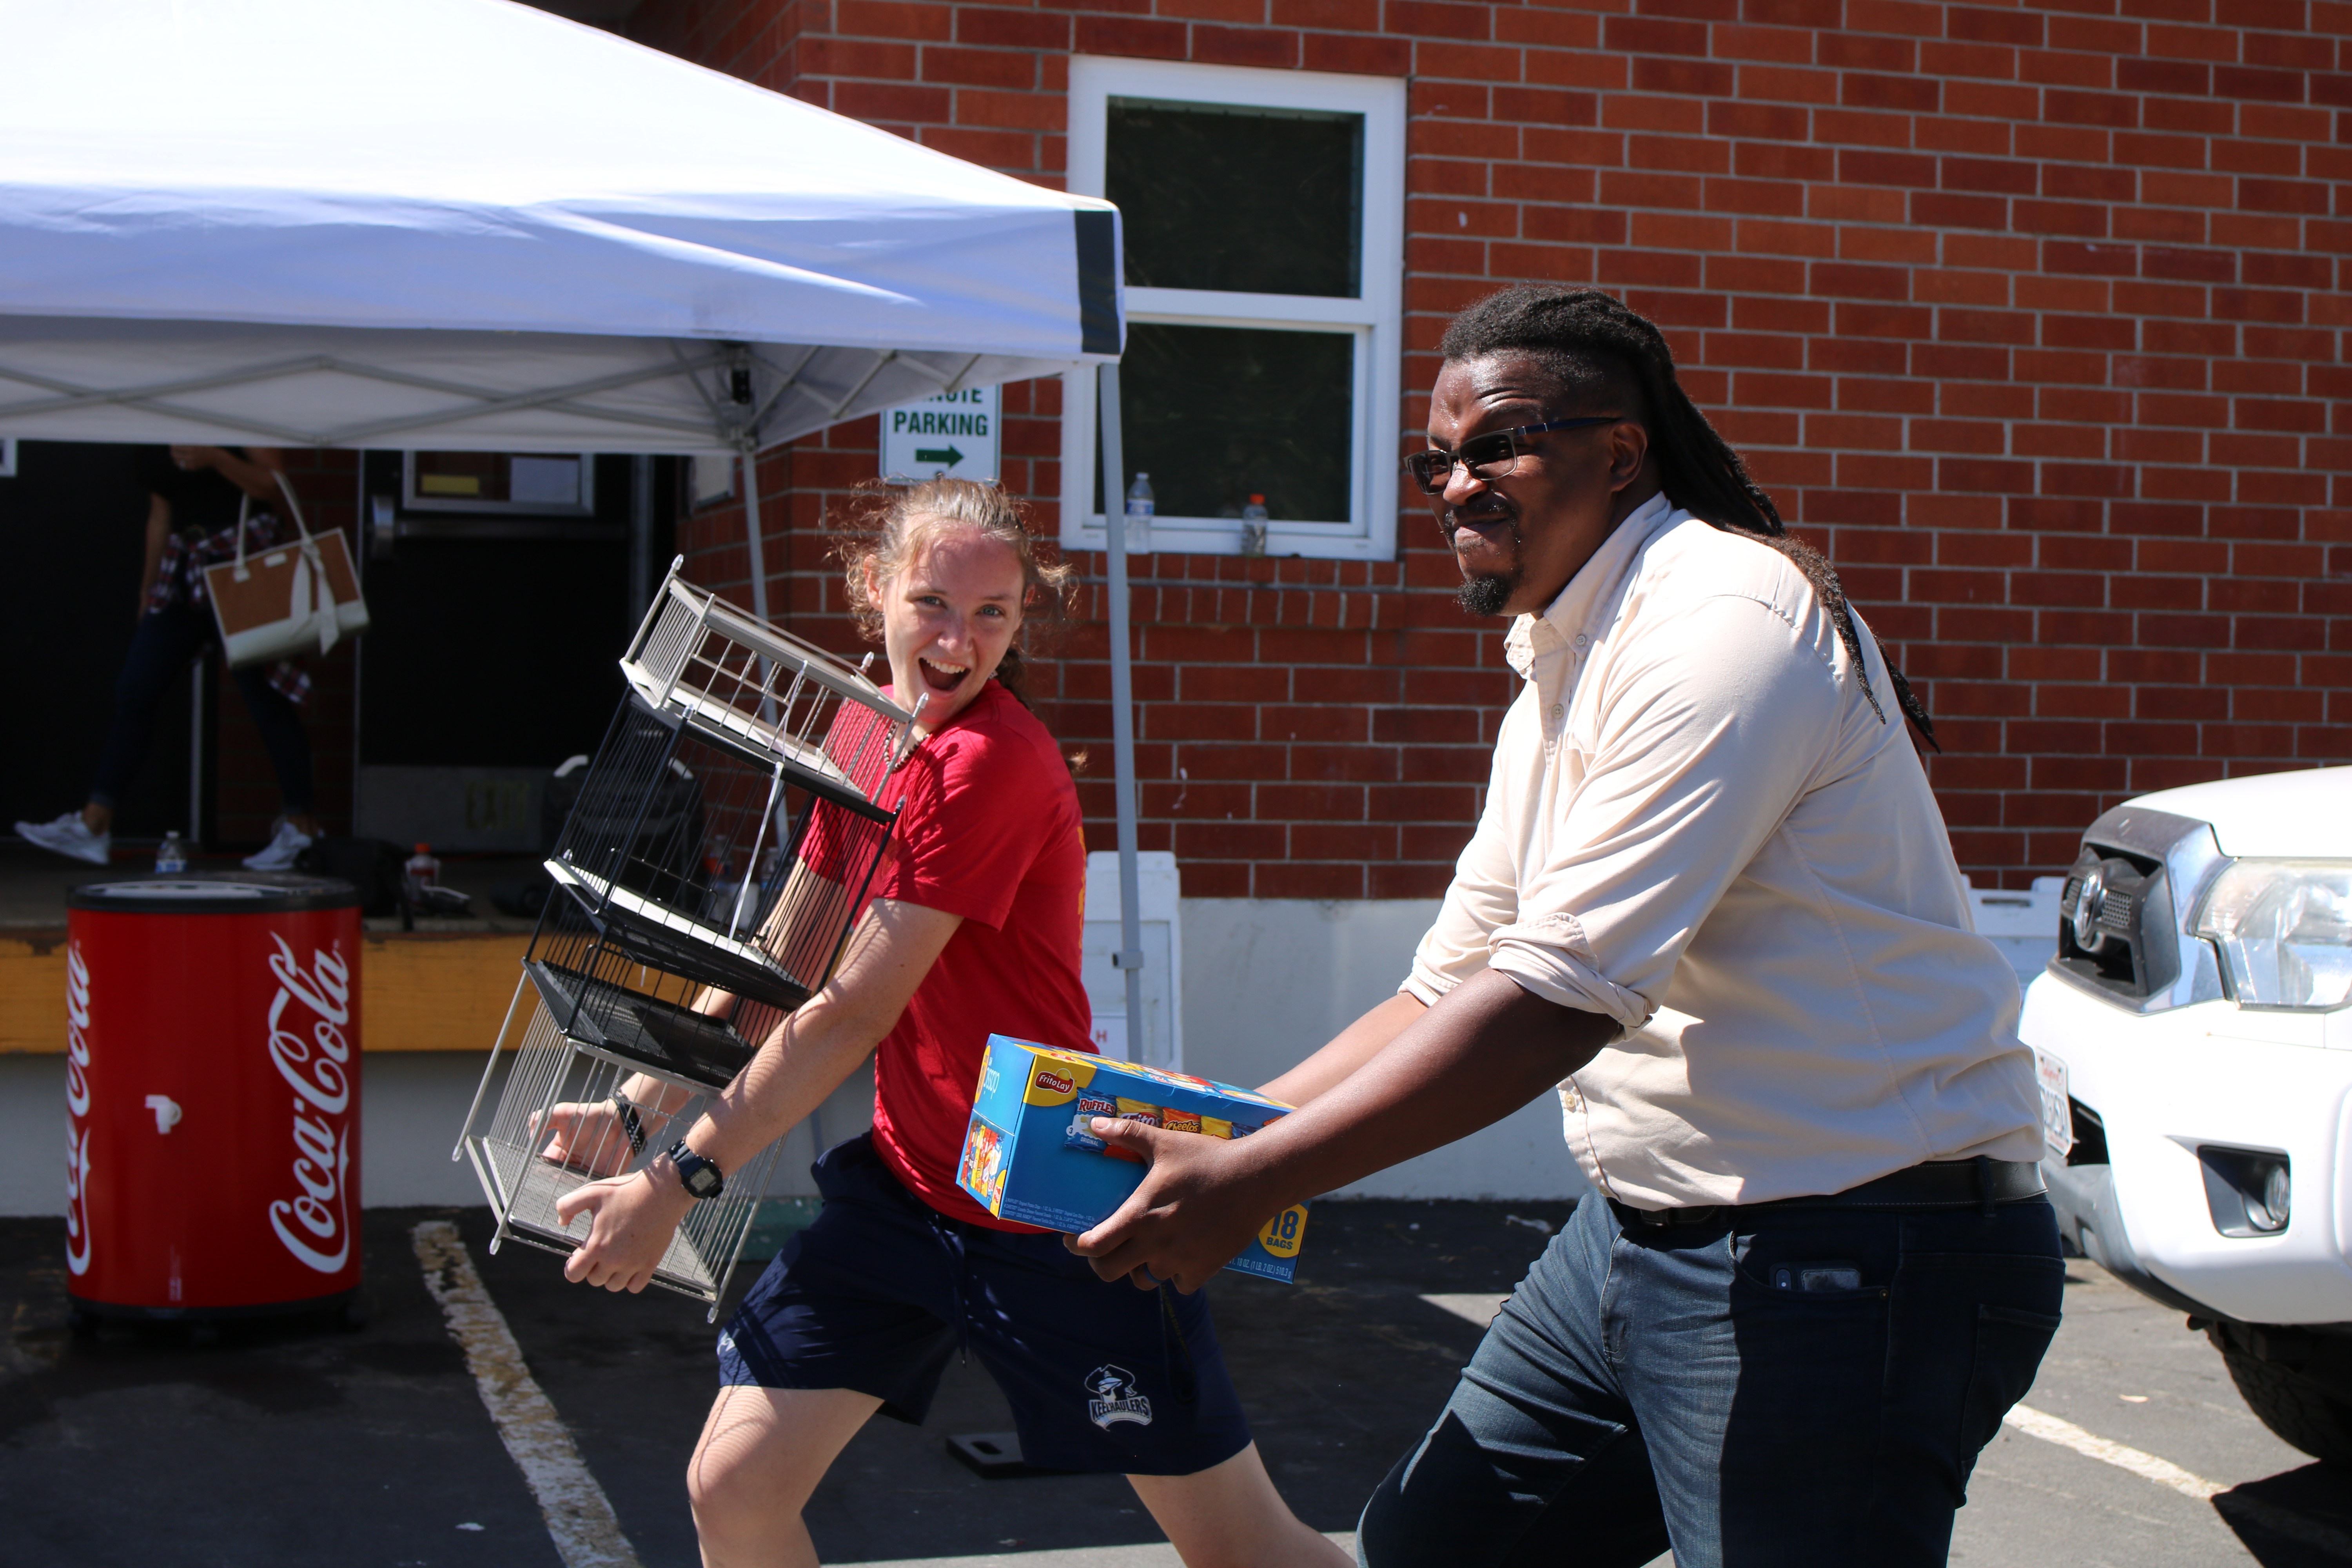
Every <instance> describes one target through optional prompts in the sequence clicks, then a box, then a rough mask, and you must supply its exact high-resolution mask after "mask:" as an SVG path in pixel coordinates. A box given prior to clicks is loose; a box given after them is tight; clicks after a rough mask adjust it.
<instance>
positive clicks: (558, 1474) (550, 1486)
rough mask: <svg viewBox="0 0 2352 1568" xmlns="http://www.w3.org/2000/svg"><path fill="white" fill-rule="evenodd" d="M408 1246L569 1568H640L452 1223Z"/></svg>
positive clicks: (432, 1223)
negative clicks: (491, 1298)
mask: <svg viewBox="0 0 2352 1568" xmlns="http://www.w3.org/2000/svg"><path fill="white" fill-rule="evenodd" d="M409 1238H410V1240H411V1241H413V1242H414V1243H415V1247H416V1261H417V1262H419V1263H420V1264H423V1265H424V1267H425V1289H427V1290H430V1291H431V1292H432V1293H433V1299H434V1300H436V1301H438V1302H440V1303H441V1312H442V1315H443V1316H444V1317H446V1319H448V1321H449V1332H450V1335H451V1336H452V1337H453V1338H455V1339H456V1340H457V1343H458V1344H459V1345H460V1346H462V1347H463V1348H464V1350H465V1352H466V1366H467V1370H468V1371H470V1372H471V1373H473V1374H474V1386H475V1387H476V1388H477V1389H478V1390H480V1392H481V1395H482V1403H483V1405H486V1406H488V1409H489V1412H490V1419H491V1420H492V1421H494V1422H496V1423H497V1424H498V1428H499V1440H500V1441H502V1442H504V1443H505V1444H506V1446H507V1452H508V1453H509V1454H510V1455H512V1456H513V1457H514V1462H515V1465H516V1467H517V1468H520V1470H521V1471H522V1478H523V1480H524V1481H525V1482H526V1483H528V1484H529V1485H530V1495H531V1496H532V1497H534V1498H536V1499H537V1500H539V1511H540V1513H541V1515H542V1516H543V1517H545V1519H546V1520H547V1533H548V1534H549V1535H550V1536H551V1537H552V1538H553V1539H554V1542H555V1550H556V1553H557V1555H559V1556H560V1557H562V1559H563V1564H564V1568H639V1564H638V1562H637V1554H636V1552H635V1549H634V1548H632V1547H631V1546H630V1545H629V1540H628V1537H626V1536H625V1535H623V1534H622V1533H621V1521H620V1520H619V1519H618V1518H617V1517H616V1516H615V1515H614V1512H613V1504H612V1502H611V1500H609V1499H607V1498H606V1497H605V1496H604V1488H603V1487H600V1486H598V1485H597V1484H596V1478H595V1477H594V1476H593V1475H592V1474H590V1473H589V1469H588V1466H587V1462H586V1461H585V1460H583V1459H582V1458H581V1457H580V1448H579V1445H577V1444H575V1443H574V1442H572V1434H571V1432H570V1431H569V1430H567V1429H566V1428H565V1426H564V1425H563V1418H562V1416H560V1415H556V1413H555V1405H554V1404H553V1403H552V1402H551V1401H550V1400H549V1398H548V1397H547V1395H546V1394H545V1393H544V1392H543V1391H542V1390H541V1388H540V1386H539V1384H537V1383H536V1382H535V1381H533V1380H532V1378H531V1375H530V1368H529V1367H527V1366H525V1365H524V1364H523V1359H522V1347H521V1346H520V1345H519V1344H517V1343H515V1337H514V1331H512V1330H510V1329H509V1328H508V1327H507V1321H506V1319H505V1318H503V1317H501V1316H499V1309H498V1305H497V1303H496V1302H494V1301H492V1300H490V1293H489V1292H488V1290H485V1289H482V1279H481V1276H480V1275H478V1274H477V1273H475V1272H474V1260H473V1258H470V1257H468V1256H467V1252H466V1243H465V1241H464V1240H463V1239H462V1238H461V1237H459V1236H458V1235H457V1226H454V1225H451V1224H450V1223H449V1222H448V1221H447V1220H440V1219H430V1220H426V1221H425V1223H424V1224H422V1225H420V1226H417V1227H416V1228H415V1230H414V1231H412V1232H410V1233H409Z"/></svg>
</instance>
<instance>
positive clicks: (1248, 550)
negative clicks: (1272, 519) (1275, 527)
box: [1242, 495, 1266, 555]
mask: <svg viewBox="0 0 2352 1568" xmlns="http://www.w3.org/2000/svg"><path fill="white" fill-rule="evenodd" d="M1265 521H1266V516H1265V497H1264V496H1261V495H1253V496H1251V497H1250V499H1249V505H1247V506H1245V507H1244V508H1242V553H1243V554H1244V555H1263V554H1265Z"/></svg>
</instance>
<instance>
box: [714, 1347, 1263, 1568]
mask: <svg viewBox="0 0 2352 1568" xmlns="http://www.w3.org/2000/svg"><path fill="white" fill-rule="evenodd" d="M881 1407H882V1402H881V1401H880V1400H878V1399H877V1398H875V1397H874V1396H873V1395H872V1394H859V1393H857V1392H856V1391H855V1390H853V1389H847V1388H821V1389H801V1388H754V1387H747V1386H742V1385H736V1386H732V1387H728V1388H722V1389H720V1390H719V1397H718V1398H717V1399H716V1400H714V1401H712V1402H711V1405H710V1417H709V1420H707V1421H705V1422H704V1423H703V1426H702V1437H701V1440H700V1441H699V1442H698V1443H696V1444H695V1446H694V1458H693V1459H692V1460H691V1461H689V1462H688V1465H687V1469H686V1489H687V1495H688V1497H689V1498H691V1499H692V1500H693V1503H694V1528H695V1531H696V1532H697V1533H698V1534H699V1535H700V1536H701V1538H702V1562H703V1565H704V1568H814V1563H815V1562H816V1546H815V1544H814V1542H811V1541H810V1540H809V1532H808V1526H807V1525H806V1524H803V1522H802V1521H801V1510H802V1509H803V1507H804V1506H806V1504H807V1502H808V1500H809V1494H810V1493H811V1492H814V1490H816V1484H817V1482H819V1481H821V1480H823V1479H824V1473H825V1471H827V1470H828V1469H831V1468H833V1461H834V1460H835V1458H838V1457H839V1456H840V1453H841V1450H842V1449H843V1448H844V1447H847V1446H848V1443H849V1440H850V1438H852V1437H854V1436H856V1435H857V1429H858V1428H859V1427H860V1426H865V1425H866V1417H868V1416H870V1415H873V1414H874V1413H875V1412H876V1411H877V1410H879V1409H880V1408H881ZM1260 1473H1261V1474H1263V1473H1264V1472H1263V1471H1261V1472H1260Z"/></svg>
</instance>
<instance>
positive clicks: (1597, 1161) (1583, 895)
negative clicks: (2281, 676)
mask: <svg viewBox="0 0 2352 1568" xmlns="http://www.w3.org/2000/svg"><path fill="white" fill-rule="evenodd" d="M1856 620H1857V623H1859V620H1860V617H1859V616H1857V617H1856ZM1862 641H1863V646H1864V648H1865V649H1866V650H1867V652H1868V654H1869V659H1868V664H1867V668H1866V670H1864V671H1857V670H1856V669H1855V668H1854V667H1853V659H1852V658H1851V656H1850V655H1849V654H1848V653H1847V652H1846V649H1845V647H1844V645H1843V642H1841V641H1840V639H1839V637H1838V635H1837V628H1836V626H1834V624H1833V623H1832V621H1831V619H1830V616H1829V612H1828V610H1827V608H1826V607H1825V606H1824V605H1822V602H1821V600H1820V597H1819V596H1818V595H1816V594H1815V593H1814V592H1813V589H1812V586H1811V584H1809V583H1807V582H1806V581H1805V577H1804V574H1802V573H1801V572H1800V571H1799V570H1798V569H1797V568H1796V567H1795V566H1794V565H1793V564H1791V563H1790V562H1789V560H1788V559H1787V558H1786V557H1785V556H1783V555H1781V554H1780V552H1777V551H1775V550H1773V549H1771V548H1770V547H1769V546H1768V545H1765V544H1761V543H1759V542H1756V541H1754V540H1752V539H1748V538H1745V537H1742V536H1741V535H1738V534H1735V533H1727V532H1725V531H1721V530H1719V529H1716V528H1712V527H1709V526H1708V525H1707V524H1706V523H1705V522H1702V521H1698V520H1697V519H1696V518H1693V517H1692V516H1691V515H1690V514H1689V513H1688V512H1685V511H1682V510H1677V509H1674V508H1672V507H1671V506H1670V505H1669V503H1668V502H1667V501H1666V500H1665V499H1664V497H1663V496H1660V497H1656V498H1654V499H1653V500H1650V501H1649V502H1648V503H1647V504H1645V505H1644V506H1643V507H1642V508H1641V509H1640V510H1636V511H1635V512H1634V513H1633V516H1631V517H1629V518H1627V519H1626V520H1625V521H1623V522H1622V524H1620V525H1619V526H1618V528H1617V530H1616V531H1615V532H1614V533H1612V535H1610V537H1609V539H1608V541H1607V542H1605V543H1604V544H1602V546H1601V549H1600V550H1599V551H1598V552H1595V553H1594V554H1593V556H1592V558H1591V560H1590V561H1588V562H1586V563H1585V564H1584V567H1583V569H1582V570H1581V571H1580V572H1578V573H1577V574H1576V576H1575V577H1574V578H1573V579H1572V580H1570V583H1569V584H1568V586H1567V587H1566V588H1564V589H1562V590H1561V591H1560V595H1559V598H1557V599H1555V600H1553V601H1552V604H1551V605H1550V607H1549V608H1548V609H1547V610H1545V612H1544V613H1543V614H1542V615H1541V616H1520V617H1519V618H1518V620H1517V622H1516V623H1515V624H1514V625H1513V626H1512V627H1511V630H1510V634H1509V637H1508V638H1507V642H1506V644H1505V651H1506V654H1507V657H1508V658H1509V660H1510V663H1511V667H1512V668H1514V669H1516V670H1517V671H1518V672H1519V674H1520V675H1521V676H1522V677H1523V678H1524V679H1525V680H1526V685H1525V686H1523V687H1522V688H1520V690H1519V695H1518V697H1517V700H1515V701H1514V702H1513V703H1512V704H1511V708H1510V710H1509V712H1508V713H1507V714H1506V715H1505V717H1504V720H1503V727H1502V732H1501V734H1500V736H1499V737H1498V739H1497V740H1496V745H1495V767H1494V774H1493V778H1492V782H1491V784H1490V786H1489V789H1488V792H1487V795H1486V811H1485V814H1484V816H1481V817H1480V819H1479V822H1478V830H1477V833H1476V834H1475V836H1474V837H1472V839H1471V841H1470V846H1469V847H1468V848H1466V849H1465V850H1464V851H1463V852H1462V858H1461V860H1460V862H1459V863H1458V864H1457V865H1456V867H1455V868H1454V884H1453V886H1452V887H1451V888H1449V889H1447V891H1446V895H1445V902H1444V908H1443V909H1442V910H1440V911H1439V913H1438V917H1437V923H1436V924H1434V925H1433V926H1432V927H1430V929H1429V933H1428V934H1427V935H1426V936H1424V937H1423V939H1422V942H1421V948H1420V951H1419V952H1417V953H1416V954H1415V955H1414V958H1413V965H1412V976H1411V977H1410V978H1409V979H1408V980H1407V981H1406V982H1405V984H1404V986H1403V987H1402V989H1403V990H1405V991H1406V992H1407V993H1409V994H1412V995H1413V996H1416V997H1418V998H1419V999H1420V1000H1422V1001H1423V1002H1424V1003H1434V1002H1435V1001H1436V1000H1437V999H1438V998H1439V997H1441V996H1443V995H1444V994H1445V993H1447V992H1448V991H1451V990H1452V989H1453V988H1454V986H1456V985H1458V984H1461V983H1462V982H1463V981H1465V980H1466V979H1468V978H1469V977H1470V976H1471V975H1473V974H1475V973H1477V972H1478V971H1480V970H1481V969H1487V968H1493V969H1498V970H1501V971H1502V972H1503V973H1506V974H1508V975H1509V976H1510V977H1511V978H1512V979H1513V980H1515V981H1517V983H1518V984H1521V985H1523V986H1525V987H1526V988H1527V989H1528V990H1529V991H1532V992H1534V993H1535V994H1537V995H1538V996H1542V997H1544V998H1546V999H1547V1000H1549V1001H1552V1002H1556V1003H1559V1004H1560V1005H1564V1006H1570V1007H1580V1008H1584V1009H1586V1010H1588V1011H1591V1012H1596V1013H1605V1014H1607V1015H1608V1016H1611V1017H1612V1018H1614V1019H1615V1020H1617V1022H1618V1024H1619V1025H1621V1026H1622V1033H1621V1034H1620V1035H1619V1037H1617V1039H1616V1040H1615V1041H1614V1043H1612V1044H1611V1045H1610V1046H1608V1047H1605V1048H1604V1049H1602V1051H1601V1054H1600V1055H1599V1056H1597V1057H1595V1058H1593V1059H1592V1061H1591V1063H1590V1064H1588V1065H1587V1066H1585V1067H1584V1068H1580V1070H1579V1071H1578V1072H1577V1073H1576V1074H1575V1075H1574V1076H1572V1077H1571V1078H1570V1079H1569V1080H1568V1081H1567V1082H1565V1083H1563V1084H1561V1085H1560V1086H1559V1096H1560V1104H1561V1107H1562V1110H1563V1116H1564V1121H1565V1126H1566V1131H1567V1137H1568V1142H1569V1146H1570V1149H1572V1150H1573V1151H1574V1152H1575V1155H1576V1158H1577V1160H1578V1162H1579V1163H1580V1164H1581V1165H1582V1166H1583V1167H1584V1173H1585V1174H1586V1175H1587V1176H1588V1177H1590V1178H1591V1181H1592V1182H1593V1184H1595V1185H1596V1186H1598V1187H1599V1188H1600V1189H1601V1191H1602V1192H1604V1193H1606V1194H1609V1195H1611V1196H1612V1197H1614V1198H1617V1199H1619V1200H1621V1201H1622V1202H1625V1203H1628V1204H1631V1205H1634V1206H1636V1207H1640V1208H1662V1207H1669V1206H1675V1205H1692V1204H1718V1203H1761V1202H1765V1201H1768V1200H1770V1199H1773V1198H1784V1197H1797V1196H1802V1195H1806V1194H1817V1193H1834V1192H1842V1191H1843V1190H1844V1189H1846V1188H1848V1187H1851V1186H1855V1185H1858V1184H1861V1183H1863V1182H1866V1181H1870V1180H1872V1179H1873V1178H1874V1177H1877V1176H1883V1175H1885V1174H1886V1173H1889V1172H1891V1171H1898V1170H1902V1169H1904V1168H1905V1167H1906V1166H1910V1165H1915V1164H1917V1163H1920V1162H1922V1161H1926V1160H1958V1159H1966V1158H1969V1157H1972V1156H1975V1155H1979V1154H1985V1155H1990V1156H1991V1157H1993V1158H1995V1159H2003V1160H2032V1159H2037V1158H2039V1157H2040V1155H2041V1152H2042V1140H2041V1133H2040V1131H2039V1129H2040V1125H2041V1118H2040V1110H2039V1106H2038V1101H2037V1098H2036V1090H2035V1088H2034V1079H2033V1067H2032V1057H2031V1055H2030V1054H2029V1053H2028V1052H2027V1050H2026V1048H2025V1047H2023V1046H2022V1045H2021V1044H2020V1043H2019V1040H2018V1037H2017V1015H2018V989H2017V982H2016V980H2015V978H2014V977H2013V975H2012V973H2011V970H2010V967H2009V964H2008V962H2007V961H2006V960H2005V959H2004V958H2002V956H2001V955H2000V952H1998V951H1997V950H1996V949H1995V948H1994V947H1993V945H1992V944H1991V943H1990V942H1987V941H1985V940H1984V939H1983V938H1981V937H1979V936H1977V935H1976V934H1975V933H1974V931H1972V929H1971V925H1970V921H1969V904H1968V897H1967V892H1966V887H1965V884H1964V883H1963V882H1962V880H1961V879H1960V873H1959V868H1958V864H1957V863H1956V862H1955V861H1954V859H1953V858H1952V849H1951V844H1950V841H1949V839H1948V837H1946V835H1945V832H1944V821H1943V816H1942V814H1941V813H1940V812H1938V811H1937V806H1936V800H1935V796H1934V795H1932V794H1931V793H1930V792H1929V790H1928V787H1927V774H1926V773H1925V772H1924V770H1922V768H1921V767H1920V765H1919V759H1918V756H1917V754H1916V752H1914V751H1913V750H1912V748H1911V742H1910V739H1909V737H1908V736H1907V735H1906V733H1905V731H1904V722H1903V716H1902V711H1901V710H1900V709H1899V708H1897V707H1896V705H1895V692H1894V688H1893V683H1892V682H1891V681H1890V680H1889V679H1888V677H1887V673H1886V668H1885V662H1884V660H1883V659H1882V658H1880V657H1879V655H1878V650H1877V645H1876V642H1875V640H1874V639H1873V638H1872V637H1870V635H1869V632H1868V630H1867V628H1863V637H1862ZM1864 679H1868V680H1869V682H1870V684H1871V689H1873V690H1874V691H1875V692H1876V693H1877V696H1878V701H1879V706H1880V708H1881V709H1883V710H1884V711H1885V715H1886V718H1885V721H1883V722H1882V721H1881V720H1880V718H1879V715H1878V714H1877V713H1874V712H1873V711H1872V710H1871V706H1870V703H1869V701H1868V700H1867V699H1866V698H1865V697H1864V692H1863V680H1864Z"/></svg>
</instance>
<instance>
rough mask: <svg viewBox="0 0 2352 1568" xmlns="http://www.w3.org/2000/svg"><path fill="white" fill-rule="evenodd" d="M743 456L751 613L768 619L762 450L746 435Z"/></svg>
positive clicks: (742, 450)
mask: <svg viewBox="0 0 2352 1568" xmlns="http://www.w3.org/2000/svg"><path fill="white" fill-rule="evenodd" d="M736 450H738V451H739V452H740V453H741V454H742V457H743V537H744V540H745V542H747V543H749V544H750V545H751V614H752V615H753V616H756V617H758V618H759V619H761V620H762V621H764V620H766V619H767V618H768V556H767V552H766V551H765V550H763V549H762V548H761V543H760V448H759V445H758V443H757V442H755V441H754V440H753V439H752V438H751V437H749V436H746V437H743V439H742V440H741V441H740V442H739V443H737V446H736Z"/></svg>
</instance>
